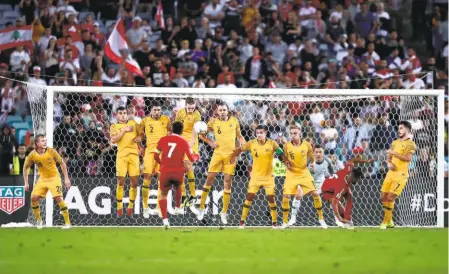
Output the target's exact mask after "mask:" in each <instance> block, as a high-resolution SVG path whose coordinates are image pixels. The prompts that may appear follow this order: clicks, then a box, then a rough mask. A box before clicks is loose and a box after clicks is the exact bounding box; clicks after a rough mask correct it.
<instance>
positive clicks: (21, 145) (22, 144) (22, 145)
mask: <svg viewBox="0 0 449 274" xmlns="http://www.w3.org/2000/svg"><path fill="white" fill-rule="evenodd" d="M26 146H27V145H25V144H24V143H21V144H20V145H19V147H26Z"/></svg>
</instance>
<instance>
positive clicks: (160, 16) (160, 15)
mask: <svg viewBox="0 0 449 274" xmlns="http://www.w3.org/2000/svg"><path fill="white" fill-rule="evenodd" d="M156 20H157V22H158V23H159V26H161V29H165V20H164V10H163V9H162V3H161V1H159V4H158V5H157V11H156Z"/></svg>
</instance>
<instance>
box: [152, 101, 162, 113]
mask: <svg viewBox="0 0 449 274" xmlns="http://www.w3.org/2000/svg"><path fill="white" fill-rule="evenodd" d="M154 107H161V104H160V103H159V102H158V101H154V102H153V103H152V104H151V106H150V111H151V110H153V108H154Z"/></svg>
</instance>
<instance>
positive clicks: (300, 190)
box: [281, 124, 327, 229]
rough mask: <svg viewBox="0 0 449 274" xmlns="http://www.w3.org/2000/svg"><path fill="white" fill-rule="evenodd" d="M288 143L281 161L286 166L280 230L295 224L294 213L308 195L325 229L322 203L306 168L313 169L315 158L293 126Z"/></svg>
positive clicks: (285, 145)
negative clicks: (291, 207) (289, 216)
mask: <svg viewBox="0 0 449 274" xmlns="http://www.w3.org/2000/svg"><path fill="white" fill-rule="evenodd" d="M290 138H291V140H290V142H287V143H285V144H284V145H283V150H284V155H283V157H282V158H283V160H284V162H285V164H286V165H287V173H286V175H285V183H284V190H283V197H282V219H283V221H284V223H283V224H282V226H281V228H287V227H288V226H289V225H293V224H295V222H296V212H297V211H298V208H299V205H300V202H301V199H302V197H303V196H304V195H307V194H310V195H312V197H313V204H314V207H315V209H316V211H317V213H318V222H319V223H320V225H321V227H322V228H324V229H326V228H327V224H326V222H325V221H324V218H323V203H322V201H321V197H320V195H319V194H318V191H317V190H316V188H315V184H314V181H313V177H312V174H310V171H309V169H308V167H307V162H309V163H310V165H309V166H310V168H311V169H312V170H314V168H315V158H314V156H313V150H312V145H311V144H310V143H309V142H307V141H305V140H301V127H300V126H299V125H296V124H293V125H291V126H290ZM292 196H295V199H294V200H293V203H292V206H293V210H292V213H295V214H292V216H291V220H290V221H288V213H289V211H290V198H291V197H292Z"/></svg>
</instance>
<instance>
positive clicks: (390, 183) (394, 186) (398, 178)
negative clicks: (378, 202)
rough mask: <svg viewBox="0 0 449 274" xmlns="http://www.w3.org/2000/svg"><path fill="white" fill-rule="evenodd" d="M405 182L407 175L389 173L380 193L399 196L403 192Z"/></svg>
mask: <svg viewBox="0 0 449 274" xmlns="http://www.w3.org/2000/svg"><path fill="white" fill-rule="evenodd" d="M407 180H408V175H407V174H405V173H402V172H391V171H389V172H388V173H387V176H386V177H385V180H384V183H383V184H382V189H381V192H385V193H393V194H396V196H399V195H400V194H401V193H402V191H403V190H404V188H405V185H406V184H407Z"/></svg>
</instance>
